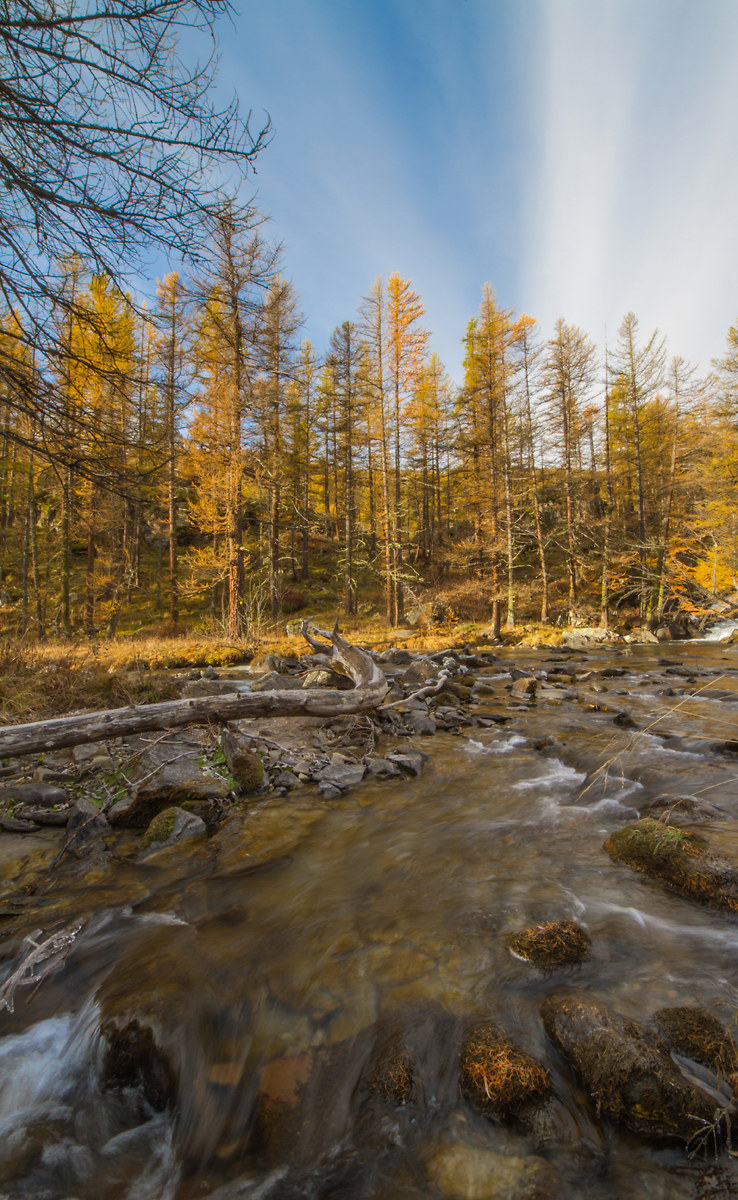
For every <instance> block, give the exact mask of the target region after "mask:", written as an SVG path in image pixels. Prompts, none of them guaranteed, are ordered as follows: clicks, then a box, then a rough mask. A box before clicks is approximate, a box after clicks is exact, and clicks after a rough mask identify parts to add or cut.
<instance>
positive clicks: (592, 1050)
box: [541, 994, 716, 1143]
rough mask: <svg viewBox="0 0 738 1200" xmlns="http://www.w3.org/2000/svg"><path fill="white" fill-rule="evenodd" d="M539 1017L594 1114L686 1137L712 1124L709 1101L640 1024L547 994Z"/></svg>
mask: <svg viewBox="0 0 738 1200" xmlns="http://www.w3.org/2000/svg"><path fill="white" fill-rule="evenodd" d="M541 1015H542V1017H543V1024H544V1027H545V1029H546V1033H547V1034H548V1036H549V1037H550V1038H551V1040H552V1042H553V1043H554V1045H556V1046H557V1047H558V1048H559V1050H561V1052H562V1054H563V1055H564V1057H565V1058H566V1059H568V1061H569V1062H570V1063H571V1065H572V1066H573V1067H574V1069H575V1071H576V1072H577V1074H578V1075H579V1077H580V1078H581V1080H582V1083H583V1085H584V1087H585V1089H586V1090H587V1092H588V1094H589V1097H590V1100H591V1101H592V1102H593V1104H594V1105H595V1107H596V1109H597V1111H598V1112H601V1113H604V1115H605V1116H607V1117H609V1118H610V1119H611V1120H613V1121H616V1122H618V1123H619V1124H621V1125H625V1126H626V1127H627V1128H628V1129H630V1130H632V1131H633V1133H638V1134H644V1135H647V1136H652V1137H676V1138H680V1139H681V1140H683V1141H684V1142H686V1143H689V1142H691V1141H692V1139H693V1138H695V1137H698V1136H700V1135H701V1134H703V1132H704V1130H705V1129H706V1128H709V1127H711V1126H712V1125H713V1122H714V1120H715V1107H716V1106H715V1101H714V1100H713V1099H712V1098H711V1097H710V1096H708V1095H707V1093H706V1092H703V1091H701V1090H700V1089H699V1088H697V1087H695V1086H693V1084H691V1083H689V1082H688V1080H687V1079H686V1078H685V1076H683V1075H682V1074H681V1072H680V1071H679V1069H678V1068H677V1066H676V1064H675V1063H674V1061H673V1059H672V1057H671V1055H670V1054H669V1050H668V1047H667V1046H666V1044H665V1043H664V1042H663V1041H662V1040H661V1039H660V1038H659V1037H658V1036H657V1035H656V1034H654V1033H652V1032H651V1031H650V1030H649V1029H647V1028H646V1027H645V1026H643V1025H640V1024H638V1023H637V1022H635V1021H624V1020H622V1019H621V1018H619V1017H617V1016H615V1015H613V1014H611V1013H610V1012H608V1011H607V1009H605V1008H603V1007H602V1006H601V1005H599V1004H596V1003H594V1002H593V1001H591V1000H589V999H588V998H585V997H583V996H577V995H576V994H573V995H572V994H567V995H561V994H553V995H551V996H547V997H546V999H545V1000H544V1002H543V1005H542V1008H541Z"/></svg>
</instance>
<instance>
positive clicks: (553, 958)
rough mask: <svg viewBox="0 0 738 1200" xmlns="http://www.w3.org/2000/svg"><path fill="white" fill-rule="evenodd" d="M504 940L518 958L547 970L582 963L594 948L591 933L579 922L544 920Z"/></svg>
mask: <svg viewBox="0 0 738 1200" xmlns="http://www.w3.org/2000/svg"><path fill="white" fill-rule="evenodd" d="M505 940H506V942H507V945H508V948H509V949H510V950H511V951H512V953H513V954H515V955H516V956H517V957H518V958H523V959H525V960H526V961H527V962H531V963H533V965H534V966H536V967H540V968H541V970H544V971H551V970H555V969H556V968H557V967H567V966H572V965H574V964H576V963H580V962H582V960H583V959H585V958H587V957H588V956H589V953H590V950H591V947H592V943H591V941H590V938H589V934H588V933H586V931H585V930H584V929H582V927H581V925H578V924H577V923H576V921H545V922H544V923H543V924H542V925H534V926H532V927H531V928H529V929H522V930H520V932H518V933H512V934H509V935H508V937H507V938H506V939H505Z"/></svg>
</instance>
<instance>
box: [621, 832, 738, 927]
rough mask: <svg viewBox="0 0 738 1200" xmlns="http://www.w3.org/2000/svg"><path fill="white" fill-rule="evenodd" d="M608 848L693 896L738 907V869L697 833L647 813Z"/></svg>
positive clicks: (732, 909)
mask: <svg viewBox="0 0 738 1200" xmlns="http://www.w3.org/2000/svg"><path fill="white" fill-rule="evenodd" d="M605 849H606V850H607V852H608V854H609V855H610V857H611V858H613V859H615V861H616V862H621V863H625V864H626V865H627V866H629V867H633V868H634V869H635V870H636V871H643V872H644V873H645V874H646V875H648V876H649V877H650V878H651V879H655V880H657V881H658V882H659V883H662V884H664V885H665V886H666V887H667V888H669V890H670V891H673V892H678V893H679V895H681V896H686V897H687V898H688V899H690V900H698V901H700V902H701V903H702V904H710V905H712V906H714V907H715V908H723V909H727V910H728V911H729V912H738V869H737V868H736V867H735V866H734V865H733V864H732V863H730V862H728V860H727V859H724V858H721V857H720V856H718V855H716V854H714V853H713V852H712V851H711V850H710V849H709V847H708V844H707V842H706V841H705V840H704V839H702V838H699V837H698V836H697V834H695V833H692V832H691V831H689V830H687V829H682V828H681V827H677V826H674V825H665V824H663V823H662V822H661V821H655V820H653V818H651V817H644V818H643V819H642V820H640V821H637V822H636V823H635V824H634V825H627V826H626V827H625V828H624V829H618V830H616V831H615V833H612V834H611V835H610V837H609V838H608V839H607V841H606V842H605Z"/></svg>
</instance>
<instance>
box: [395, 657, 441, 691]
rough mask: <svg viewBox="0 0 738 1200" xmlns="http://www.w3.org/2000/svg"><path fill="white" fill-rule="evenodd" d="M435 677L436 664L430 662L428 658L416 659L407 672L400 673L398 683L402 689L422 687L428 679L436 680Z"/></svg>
mask: <svg viewBox="0 0 738 1200" xmlns="http://www.w3.org/2000/svg"><path fill="white" fill-rule="evenodd" d="M437 676H438V663H434V662H432V660H431V659H430V658H416V659H415V661H414V662H412V663H411V664H410V666H409V667H408V668H407V670H406V671H403V672H402V675H401V676H400V683H402V684H403V686H404V687H422V685H423V684H424V683H428V681H429V680H430V679H436V678H437Z"/></svg>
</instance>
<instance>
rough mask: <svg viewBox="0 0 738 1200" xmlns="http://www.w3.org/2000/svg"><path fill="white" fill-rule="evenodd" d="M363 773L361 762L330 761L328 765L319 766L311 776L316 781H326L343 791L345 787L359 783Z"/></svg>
mask: <svg viewBox="0 0 738 1200" xmlns="http://www.w3.org/2000/svg"><path fill="white" fill-rule="evenodd" d="M364 773H365V768H364V764H363V763H331V765H330V766H328V767H321V769H320V770H319V771H316V772H315V774H314V775H313V778H314V779H315V780H317V782H318V783H327V784H328V785H329V786H330V787H334V788H338V789H339V791H342V792H343V791H346V789H347V788H350V787H355V786H356V784H357V783H361V781H362V779H363V778H364Z"/></svg>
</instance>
